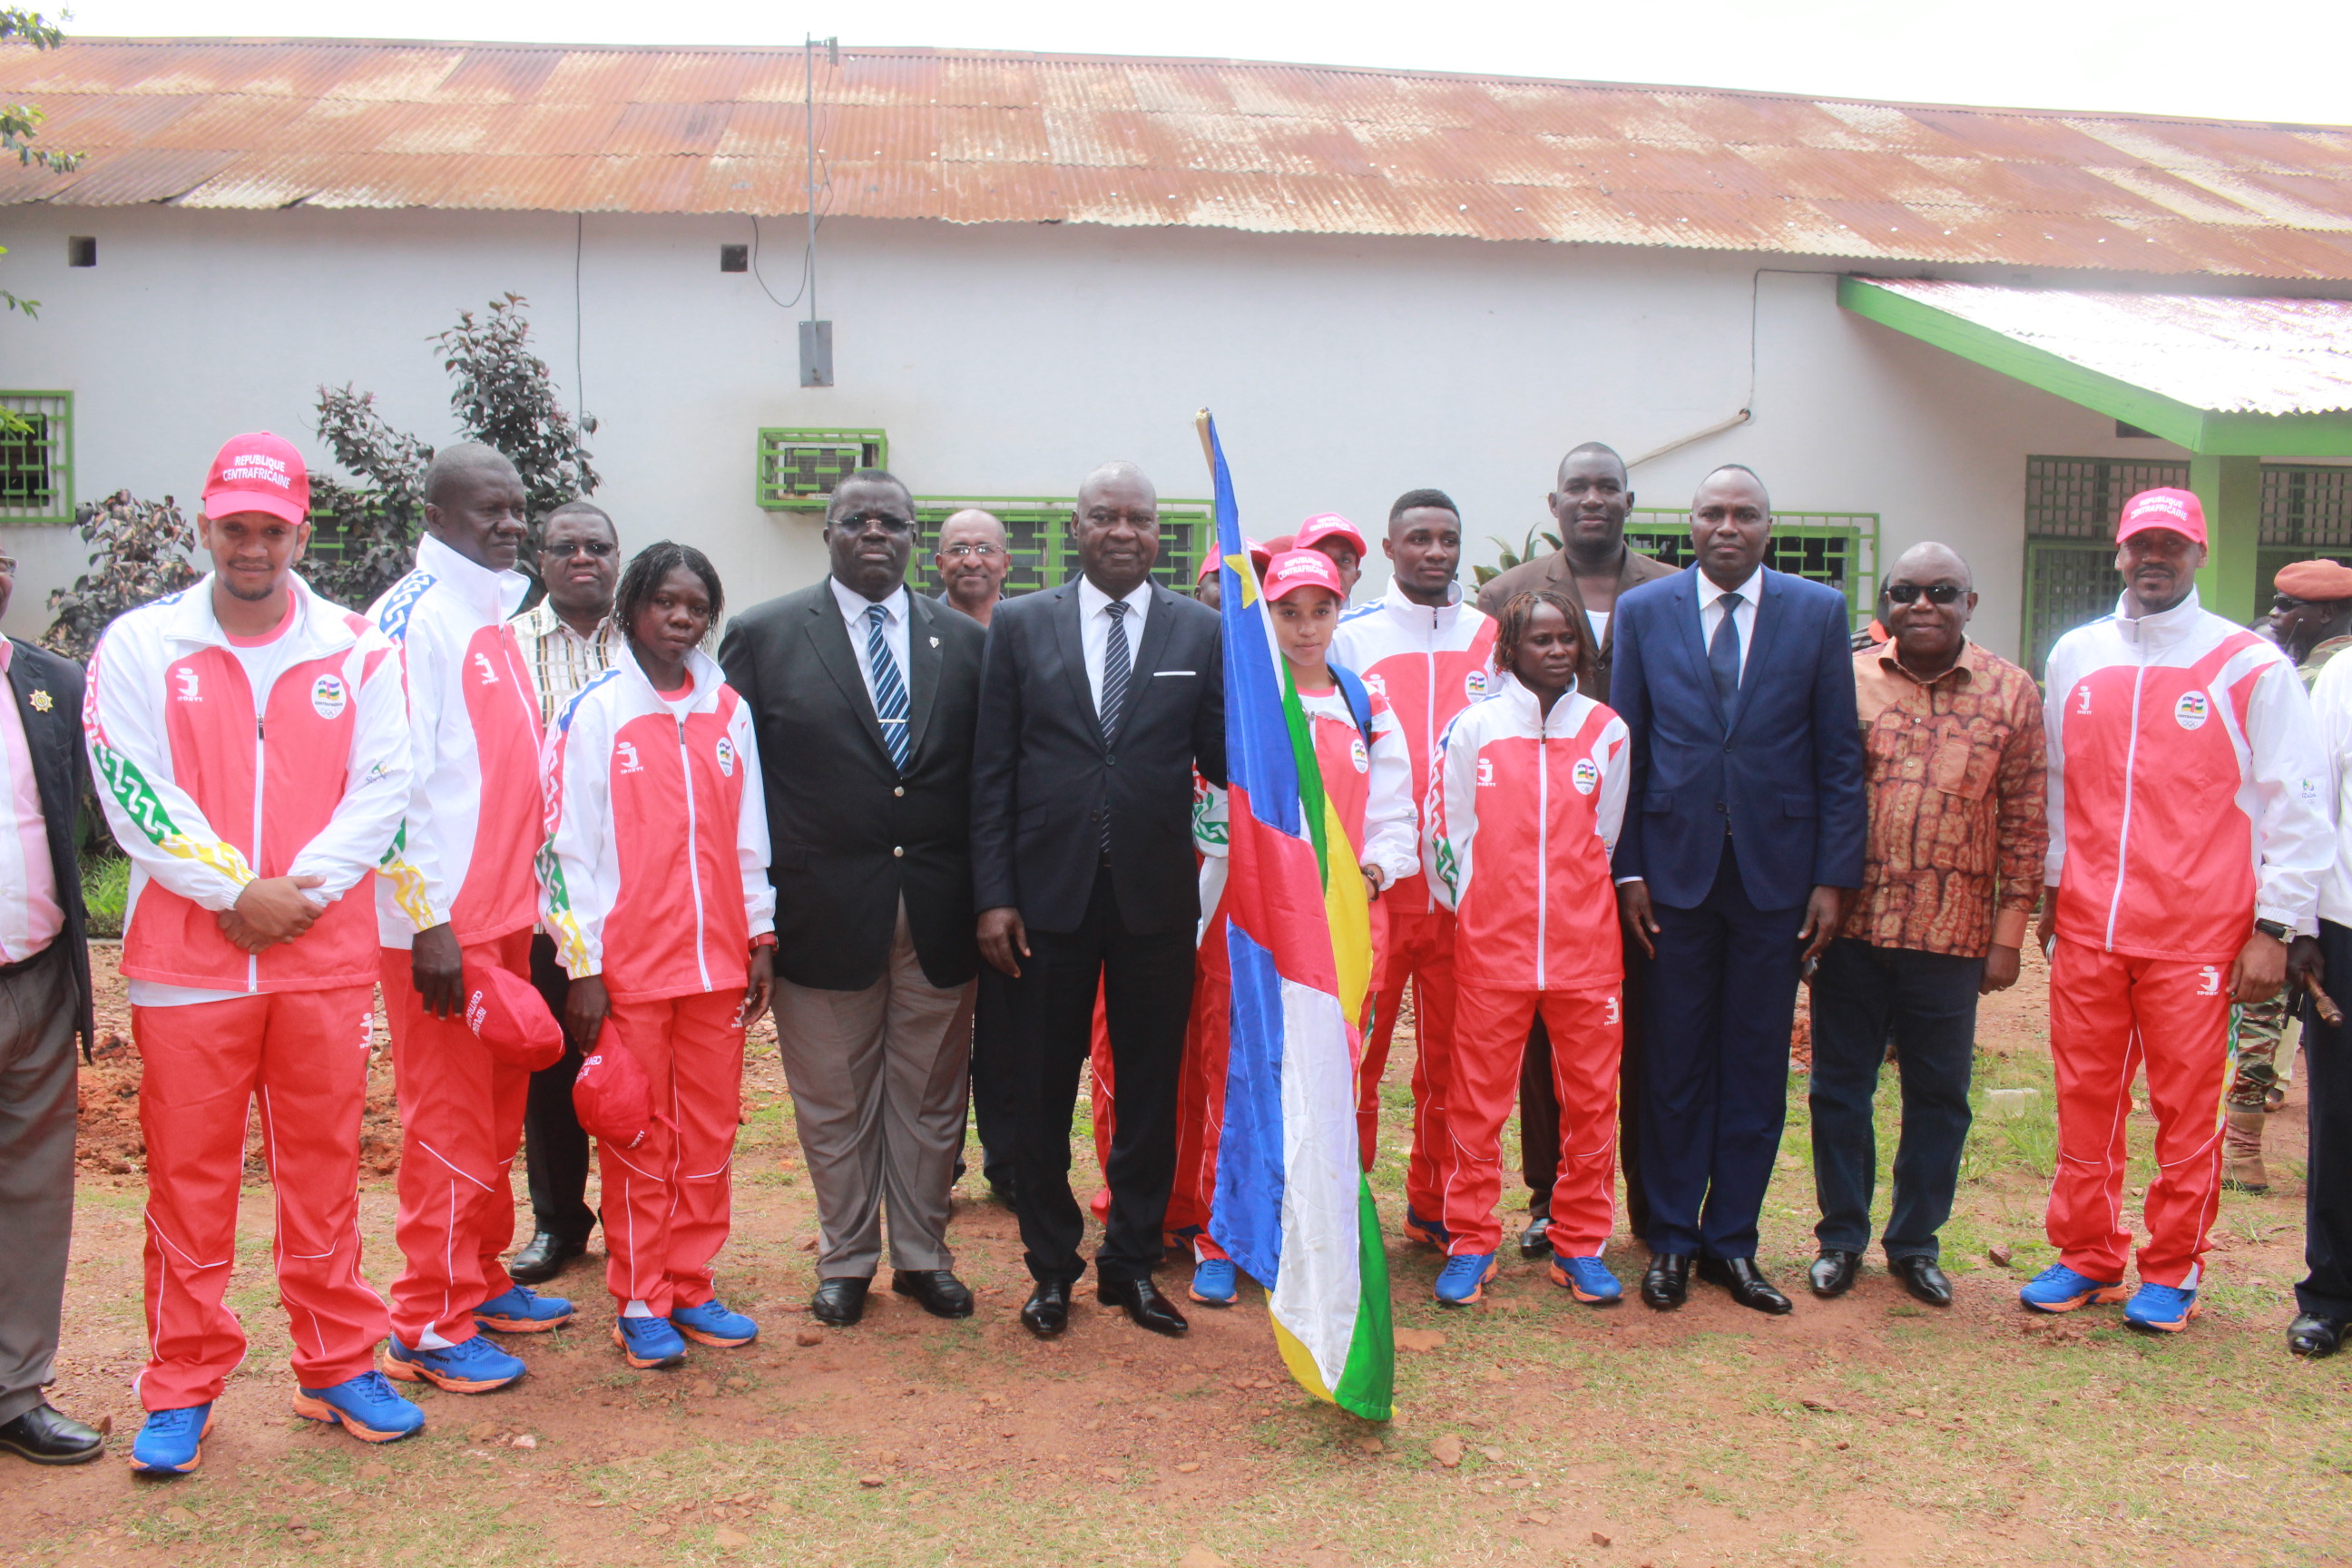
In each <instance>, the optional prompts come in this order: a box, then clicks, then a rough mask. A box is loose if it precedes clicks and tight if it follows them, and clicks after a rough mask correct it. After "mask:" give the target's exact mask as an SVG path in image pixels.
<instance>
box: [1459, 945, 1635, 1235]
mask: <svg viewBox="0 0 2352 1568" xmlns="http://www.w3.org/2000/svg"><path fill="white" fill-rule="evenodd" d="M1456 1001H1457V1006H1456V1010H1455V1014H1454V1055H1453V1060H1452V1063H1451V1065H1450V1066H1449V1068H1447V1071H1448V1074H1449V1082H1448V1085H1447V1095H1446V1102H1445V1129H1446V1137H1447V1141H1448V1142H1447V1146H1446V1147H1445V1149H1444V1151H1442V1152H1441V1153H1440V1155H1439V1157H1438V1160H1437V1166H1438V1172H1437V1174H1438V1207H1437V1213H1436V1215H1434V1216H1433V1217H1435V1218H1438V1219H1441V1220H1443V1221H1444V1224H1445V1228H1446V1230H1447V1232H1448V1233H1449V1234H1450V1236H1451V1237H1452V1240H1451V1241H1450V1242H1449V1243H1448V1245H1447V1250H1448V1251H1449V1252H1451V1253H1454V1254H1456V1255H1460V1254H1467V1253H1482V1252H1494V1251H1496V1250H1498V1249H1499V1248H1500V1247H1501V1245H1502V1236H1503V1232H1502V1227H1501V1226H1500V1225H1499V1224H1497V1223H1496V1218H1495V1205H1496V1201H1497V1200H1499V1199H1500V1198H1501V1196H1502V1193H1503V1123H1504V1122H1505V1121H1507V1120H1508V1119H1509V1117H1510V1114H1511V1103H1512V1101H1513V1100H1516V1099H1517V1097H1518V1088H1519V1063H1520V1058H1523V1057H1524V1056H1525V1055H1526V1054H1527V1048H1528V1028H1529V1027H1530V1026H1533V1024H1534V1023H1535V1020H1536V1016H1537V1014H1538V1012H1540V1013H1541V1014H1542V1016H1543V1021H1544V1028H1545V1030H1546V1032H1547V1033H1549V1035H1550V1036H1551V1042H1552V1048H1551V1081H1552V1088H1553V1089H1554V1091H1555V1092H1556V1093H1558V1095H1559V1184H1558V1185H1556V1186H1554V1187H1553V1188H1552V1193H1551V1242H1552V1247H1554V1249H1556V1250H1557V1251H1559V1253H1560V1254H1562V1255H1563V1256H1565V1257H1570V1258H1589V1257H1598V1256H1599V1255H1600V1252H1601V1244H1602V1243H1604V1242H1606V1241H1607V1240H1608V1239H1609V1232H1610V1230H1611V1229H1612V1226H1613V1223H1614V1220H1615V1216H1616V1195H1617V1194H1616V1189H1615V1179H1616V1173H1617V1069H1618V1065H1619V1059H1620V1058H1621V1057H1622V1054H1623V1052H1624V1048H1625V1022H1624V1005H1623V997H1622V994H1621V993H1620V990H1619V988H1618V987H1616V986H1613V985H1612V986H1611V987H1609V988H1608V989H1607V990H1605V991H1504V990H1499V989H1496V988H1495V987H1493V986H1488V985H1481V984H1465V985H1464V986H1463V987H1462V989H1461V993H1460V994H1459V996H1458V997H1457V999H1456ZM1424 1212H1426V1211H1424Z"/></svg>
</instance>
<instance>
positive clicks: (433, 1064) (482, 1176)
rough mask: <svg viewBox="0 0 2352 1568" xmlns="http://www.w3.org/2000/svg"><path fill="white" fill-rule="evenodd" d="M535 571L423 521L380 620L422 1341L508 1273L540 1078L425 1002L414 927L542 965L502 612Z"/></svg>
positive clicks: (392, 969)
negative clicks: (393, 660) (394, 772)
mask: <svg viewBox="0 0 2352 1568" xmlns="http://www.w3.org/2000/svg"><path fill="white" fill-rule="evenodd" d="M528 586H529V584H528V583H527V581H526V580H525V579H524V578H523V577H522V576H521V574H519V573H514V572H493V571H491V570H490V569H489V568H488V567H487V566H483V565H480V564H478V563H475V562H473V561H470V560H468V559H467V558H466V557H465V556H463V555H460V554H459V553H458V552H457V551H455V550H452V549H450V548H449V547H448V546H447V545H446V544H444V543H442V542H440V541H439V540H438V539H436V538H434V537H433V536H432V535H430V534H427V535H425V538H424V539H422V540H420V541H419V542H417V546H416V569H415V571H413V572H411V573H409V574H408V575H407V576H405V577H403V578H402V579H401V580H400V581H399V582H397V583H395V584H393V586H392V588H391V589H390V591H389V592H387V593H386V594H385V595H383V598H381V599H379V600H377V601H376V603H375V606H374V608H373V609H372V610H370V611H369V615H370V616H372V617H373V619H374V621H375V623H376V625H377V626H381V627H382V628H383V633H384V635H385V636H386V637H390V638H391V639H392V641H393V643H394V646H395V647H397V648H398V649H399V650H400V658H401V670H402V674H403V676H404V680H405V683H406V688H407V692H408V721H409V749H410V756H411V759H412V776H411V779H410V787H409V796H408V807H407V811H406V813H405V815H404V817H403V820H402V823H401V827H400V833H399V836H398V837H397V838H396V839H395V840H394V844H393V847H392V851H391V853H390V854H388V855H387V856H386V857H385V858H384V862H383V884H382V887H381V890H380V891H379V893H378V896H377V902H376V913H377V928H378V936H379V940H380V941H381V942H382V944H383V946H382V952H381V953H380V954H379V959H380V964H381V969H380V974H381V978H382V980H383V1003H384V1012H385V1015H386V1016H387V1017H388V1018H389V1019H390V1021H391V1025H392V1047H393V1066H394V1084H395V1086H396V1088H397V1089H398V1092H399V1099H400V1121H401V1159H400V1215H399V1219H398V1220H397V1222H396V1223H395V1226H394V1235H395V1236H396V1237H398V1238H399V1242H400V1250H401V1254H402V1257H403V1258H404V1262H405V1268H404V1269H403V1270H402V1273H401V1276H400V1279H398V1280H397V1281H396V1282H395V1283H394V1286H393V1289H392V1326H393V1331H394V1333H396V1334H398V1335H399V1336H400V1339H401V1342H403V1343H404V1344H406V1345H408V1346H409V1347H410V1348H412V1349H415V1348H418V1347H425V1348H430V1347H433V1346H437V1345H441V1344H455V1343H458V1342H462V1341H465V1340H467V1339H470V1338H472V1337H473V1334H474V1320H473V1310H474V1309H475V1308H476V1307H477V1306H478V1305H480V1304H481V1303H482V1302H483V1301H485V1300H488V1299H490V1298H492V1297H494V1296H499V1295H502V1294H504V1293H505V1292H506V1291H507V1289H509V1287H510V1286H511V1284H512V1281H511V1280H509V1279H508V1278H507V1273H506V1268H505V1267H504V1266H503V1265H502V1264H500V1263H499V1254H500V1253H502V1252H504V1251H505V1250H506V1247H507V1243H508V1242H509V1240H511V1239H512V1237H513V1234H514V1194H513V1181H512V1175H513V1165H514V1156H515V1150H516V1149H517V1148H518V1147H519V1146H520V1143H521V1142H522V1113H523V1104H524V1100H525V1099H526V1098H527V1096H528V1094H529V1091H530V1074H529V1073H527V1072H525V1071H524V1070H523V1069H522V1068H518V1067H511V1066H509V1065H507V1064H505V1063H502V1062H499V1061H497V1060H494V1059H493V1058H491V1056H490V1053H489V1051H488V1048H487V1047H484V1046H483V1044H482V1043H481V1041H480V1040H478V1039H477V1038H476V1037H474V1034H473V1032H472V1031H471V1030H469V1029H467V1027H466V1025H465V1022H464V1020H463V1019H461V1018H455V1017H452V1018H446V1019H445V1018H436V1017H433V1016H431V1015H430V1014H428V1013H426V1012H425V1009H424V1006H423V1003H422V999H421V998H420V997H419V996H418V995H417V993H416V986H415V978H414V974H413V972H412V970H411V968H410V960H409V949H410V947H411V945H412V943H413V942H414V941H415V935H416V933H417V932H418V931H430V930H432V929H433V928H435V927H436V926H440V925H444V924H446V925H447V926H449V927H450V928H451V931H453V933H454V934H455V935H456V936H457V942H458V943H459V945H460V946H461V947H462V948H463V949H464V951H465V957H466V962H467V963H475V964H484V963H488V964H497V965H499V966H500V967H503V968H505V969H508V970H509V971H511V972H513V973H516V974H519V975H522V976H525V977H528V976H529V974H530V932H531V927H532V926H533V925H534V924H535V923H536V922H537V921H538V919H539V897H538V883H537V880H536V879H535V878H534V877H533V875H532V871H531V865H532V860H533V858H534V857H535V856H536V855H537V853H538V850H539V846H540V837H541V801H540V792H539V750H540V735H541V726H540V720H539V696H538V693H537V691H536V690H535V689H533V687H532V685H531V680H530V666H529V664H528V663H527V662H526V661H525V660H524V658H523V657H522V650H521V648H520V647H519V646H518V645H517V644H516V642H515V635H514V631H513V628H512V627H510V626H508V624H507V617H508V616H510V615H512V614H513V613H514V610H515V608H516V606H517V605H520V604H521V602H522V597H523V595H524V593H525V591H526V590H527V588H528Z"/></svg>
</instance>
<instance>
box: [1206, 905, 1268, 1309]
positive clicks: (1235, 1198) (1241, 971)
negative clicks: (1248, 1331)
mask: <svg viewBox="0 0 2352 1568" xmlns="http://www.w3.org/2000/svg"><path fill="white" fill-rule="evenodd" d="M1225 951H1226V952H1227V953H1228V954H1230V955H1231V957H1232V959H1233V966H1234V999H1233V1013H1232V1019H1233V1047H1232V1053H1231V1055H1230V1056H1228V1057H1227V1058H1226V1062H1225V1128H1224V1135H1223V1142H1221V1143H1220V1144H1219V1145H1218V1149H1217V1195H1216V1200H1215V1207H1214V1208H1213V1209H1212V1210H1211V1211H1210V1212H1211V1213H1212V1214H1213V1215H1215V1216H1216V1218H1215V1223H1214V1224H1213V1226H1212V1229H1211V1234H1212V1235H1213V1236H1214V1237H1216V1240H1217V1243H1218V1245H1220V1246H1222V1247H1223V1248H1224V1249H1225V1251H1226V1252H1228V1253H1229V1254H1231V1255H1232V1257H1233V1260H1234V1262H1235V1263H1237V1264H1239V1265H1240V1266H1241V1268H1242V1269H1243V1271H1244V1273H1246V1274H1248V1275H1249V1277H1250V1278H1251V1279H1255V1280H1256V1281H1257V1282H1258V1283H1259V1284H1261V1285H1263V1286H1265V1289H1266V1292H1267V1294H1269V1295H1271V1294H1272V1293H1273V1291H1274V1288H1275V1285H1276V1281H1277V1280H1278V1279H1280V1278H1281V1273H1282V1193H1283V1183H1284V1180H1285V1173H1284V1166H1283V1152H1282V1037H1283V1025H1282V976H1281V975H1280V974H1279V973H1276V970H1275V967H1274V954H1273V953H1271V952H1267V951H1266V950H1265V948H1264V947H1261V946H1260V945H1258V943H1257V942H1255V941H1254V940H1252V939H1251V937H1250V934H1249V933H1248V932H1247V931H1244V930H1242V928H1241V927H1240V926H1238V925H1236V924H1234V923H1233V922H1232V921H1227V922H1226V925H1225Z"/></svg>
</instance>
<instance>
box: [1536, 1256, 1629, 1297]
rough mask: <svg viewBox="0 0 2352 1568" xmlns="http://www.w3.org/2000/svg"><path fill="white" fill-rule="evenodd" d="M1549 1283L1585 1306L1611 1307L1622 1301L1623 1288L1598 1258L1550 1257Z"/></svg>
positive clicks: (1623, 1295)
mask: <svg viewBox="0 0 2352 1568" xmlns="http://www.w3.org/2000/svg"><path fill="white" fill-rule="evenodd" d="M1551 1282H1552V1283H1553V1284H1555V1285H1557V1286H1559V1288H1560V1289H1563V1290H1566V1291H1568V1292H1570V1294H1571V1295H1573V1296H1574V1297H1575V1298H1576V1299H1577V1300H1580V1301H1581V1302H1583V1303H1584V1304H1585V1305H1586V1306H1588V1307H1613V1306H1615V1305H1616V1304H1617V1303H1618V1302H1619V1301H1622V1300H1624V1299H1625V1287H1624V1286H1622V1285H1620V1284H1619V1283H1618V1282H1617V1276H1615V1275H1614V1274H1612V1273H1610V1272H1609V1268H1608V1265H1606V1264H1604V1263H1602V1262H1601V1259H1599V1258H1562V1257H1561V1256H1560V1255H1559V1253H1557V1252H1555V1253H1553V1254H1552V1255H1551Z"/></svg>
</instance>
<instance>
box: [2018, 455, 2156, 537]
mask: <svg viewBox="0 0 2352 1568" xmlns="http://www.w3.org/2000/svg"><path fill="white" fill-rule="evenodd" d="M2167 486H2169V487H2170V488H2172V489H2188V488H2189V465H2188V464H2187V463H2176V462H2165V461H2163V460H2161V459H2156V460H2150V459H2146V458H2026V459H2025V536H2026V537H2027V538H2028V539H2096V540H2100V541H2103V542H2107V543H2113V542H2115V537H2116V523H2118V522H2120V521H2123V515H2124V502H2126V501H2127V500H2131V498H2132V497H2134V496H2136V495H2137V494H2138V493H2139V492H2140V491H2142V490H2152V489H2162V488H2165V487H2167Z"/></svg>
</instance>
